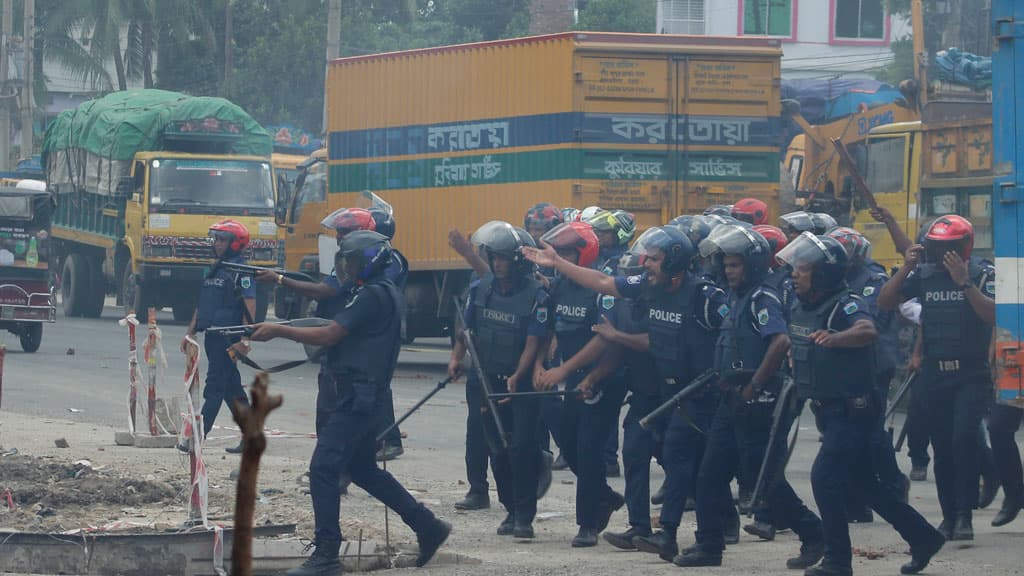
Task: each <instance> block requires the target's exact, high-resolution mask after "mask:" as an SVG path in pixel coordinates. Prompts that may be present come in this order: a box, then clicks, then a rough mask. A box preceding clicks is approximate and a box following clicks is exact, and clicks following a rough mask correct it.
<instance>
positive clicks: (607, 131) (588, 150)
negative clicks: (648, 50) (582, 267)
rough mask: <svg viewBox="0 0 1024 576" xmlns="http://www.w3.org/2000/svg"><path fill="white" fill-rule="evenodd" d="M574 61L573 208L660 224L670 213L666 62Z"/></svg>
mask: <svg viewBox="0 0 1024 576" xmlns="http://www.w3.org/2000/svg"><path fill="white" fill-rule="evenodd" d="M576 58H577V60H576V72H577V78H578V82H577V94H576V107H577V110H579V111H580V112H581V114H580V116H581V122H580V124H579V126H580V129H579V138H578V145H579V147H580V154H581V156H582V163H581V167H582V170H581V174H580V179H579V180H577V181H576V183H575V184H574V188H573V199H572V202H573V206H575V207H577V208H581V209H582V208H584V207H586V206H590V205H597V206H600V207H602V208H608V209H614V208H620V209H623V210H628V211H630V212H632V213H633V214H634V216H635V217H636V219H637V223H638V224H639V225H640V226H641V227H643V228H647V227H649V226H658V225H660V224H662V223H664V222H665V221H666V220H667V219H669V218H672V217H673V216H674V215H675V214H674V211H675V207H674V206H673V205H672V204H671V202H672V199H673V198H674V190H673V187H674V186H675V181H674V180H675V179H674V178H673V173H674V166H673V164H672V156H673V155H672V150H673V146H674V144H673V141H672V140H673V134H674V131H673V128H674V124H673V117H672V102H673V100H674V97H673V90H674V81H673V74H674V65H673V63H672V61H671V59H670V58H669V57H667V56H662V57H649V58H648V57H643V58H636V57H626V56H622V55H616V54H597V53H583V54H580V55H577V57H576Z"/></svg>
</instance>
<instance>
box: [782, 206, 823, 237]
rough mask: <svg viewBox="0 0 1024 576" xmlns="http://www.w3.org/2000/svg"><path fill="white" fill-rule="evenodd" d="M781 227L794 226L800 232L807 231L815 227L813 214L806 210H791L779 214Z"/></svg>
mask: <svg viewBox="0 0 1024 576" xmlns="http://www.w3.org/2000/svg"><path fill="white" fill-rule="evenodd" d="M779 222H780V223H781V224H782V225H781V226H780V228H783V229H785V228H786V227H789V228H792V229H794V230H796V231H798V232H807V231H809V230H813V229H814V220H812V219H811V215H810V214H808V213H807V212H804V211H802V210H801V211H799V212H790V213H789V214H783V215H782V216H779Z"/></svg>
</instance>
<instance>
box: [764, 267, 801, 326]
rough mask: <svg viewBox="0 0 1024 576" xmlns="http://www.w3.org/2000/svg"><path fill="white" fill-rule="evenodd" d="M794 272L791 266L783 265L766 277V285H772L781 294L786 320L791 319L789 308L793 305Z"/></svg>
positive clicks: (780, 298)
mask: <svg viewBox="0 0 1024 576" xmlns="http://www.w3.org/2000/svg"><path fill="white" fill-rule="evenodd" d="M791 277H792V274H791V273H790V271H789V268H786V267H782V268H776V269H775V270H772V273H771V274H769V275H768V277H767V278H765V279H764V283H765V285H766V286H770V287H771V288H773V289H774V290H775V293H776V294H778V295H779V301H780V302H782V314H783V315H785V317H786V320H789V310H790V308H792V307H793V300H794V298H793V296H794V294H793V283H792V282H790V279H791Z"/></svg>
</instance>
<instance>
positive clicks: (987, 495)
mask: <svg viewBox="0 0 1024 576" xmlns="http://www.w3.org/2000/svg"><path fill="white" fill-rule="evenodd" d="M998 493H999V481H997V480H996V479H995V478H993V477H992V476H988V477H982V480H981V488H979V489H978V508H979V509H980V508H988V507H989V506H991V505H992V502H993V501H995V499H996V494H998Z"/></svg>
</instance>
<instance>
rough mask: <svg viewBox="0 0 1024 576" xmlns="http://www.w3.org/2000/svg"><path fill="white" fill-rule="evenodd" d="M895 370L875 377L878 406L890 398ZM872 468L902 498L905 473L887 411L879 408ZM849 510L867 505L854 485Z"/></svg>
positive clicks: (848, 505)
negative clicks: (890, 387)
mask: <svg viewBox="0 0 1024 576" xmlns="http://www.w3.org/2000/svg"><path fill="white" fill-rule="evenodd" d="M893 373H894V370H886V371H885V372H882V373H881V374H879V375H878V376H877V377H876V379H875V399H874V401H875V402H876V403H877V405H878V406H885V405H886V404H887V403H888V399H889V383H890V382H891V381H892V376H893ZM870 441H871V469H872V470H874V471H875V474H877V475H878V481H879V482H880V483H881V485H882V486H883V487H884V488H887V489H889V490H891V491H892V493H893V494H896V495H897V496H899V497H901V498H902V493H903V488H904V484H903V483H904V478H905V477H904V475H903V472H901V471H900V467H899V464H897V463H896V452H895V451H894V450H893V447H892V439H891V438H890V437H889V433H888V432H887V431H886V430H885V411H884V410H878V425H877V426H875V427H874V428H872V430H871V438H870ZM846 504H847V510H848V511H851V512H852V511H854V510H857V509H858V508H861V507H863V506H866V505H867V497H866V496H865V495H864V494H861V493H860V491H859V489H858V487H857V486H854V487H853V489H852V490H850V491H848V492H847V500H846Z"/></svg>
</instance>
